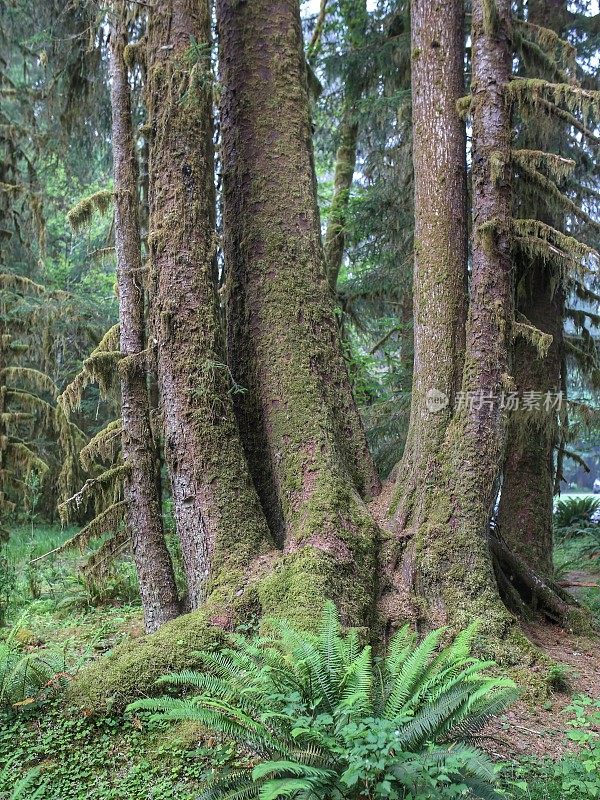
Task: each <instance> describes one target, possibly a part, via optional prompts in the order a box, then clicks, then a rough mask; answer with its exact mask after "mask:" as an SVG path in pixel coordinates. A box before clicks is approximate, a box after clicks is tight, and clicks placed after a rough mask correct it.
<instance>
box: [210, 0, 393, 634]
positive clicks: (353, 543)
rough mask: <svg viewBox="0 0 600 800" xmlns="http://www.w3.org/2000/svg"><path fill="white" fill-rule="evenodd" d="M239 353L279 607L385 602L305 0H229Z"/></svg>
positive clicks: (231, 219) (244, 427) (225, 87)
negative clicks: (379, 598) (313, 94)
mask: <svg viewBox="0 0 600 800" xmlns="http://www.w3.org/2000/svg"><path fill="white" fill-rule="evenodd" d="M217 21H218V30H219V42H220V70H221V82H222V137H223V167H224V230H225V242H224V244H225V263H226V271H227V284H228V286H227V288H228V355H229V364H230V367H231V370H232V373H233V376H234V378H235V380H236V382H237V383H238V384H241V385H242V386H243V387H244V388H245V389H246V390H247V391H246V392H245V393H243V394H237V395H236V398H235V399H236V409H237V413H238V419H239V422H240V429H241V432H242V437H243V442H244V446H245V449H246V452H247V455H248V459H249V464H250V467H251V471H252V475H253V478H254V481H255V485H256V486H257V489H258V492H259V494H260V497H261V500H262V503H263V507H264V509H265V513H266V514H267V518H268V520H269V524H270V526H271V530H272V532H273V535H274V538H275V539H276V541H277V542H278V544H279V546H280V547H281V548H282V549H283V554H284V558H283V561H282V563H281V564H280V566H279V567H278V569H276V570H275V571H274V573H273V574H272V575H271V576H270V577H269V578H268V579H265V581H264V582H263V585H262V588H261V592H262V597H263V598H264V604H265V605H266V606H268V607H269V608H270V609H271V610H272V611H273V613H278V614H280V615H283V616H288V617H289V616H295V617H303V618H304V621H305V622H306V623H307V624H310V621H311V617H312V616H313V615H314V614H315V613H317V610H318V608H319V607H320V605H321V603H322V601H323V598H324V597H332V598H334V599H336V600H337V601H338V602H339V604H340V606H341V608H342V611H343V613H344V615H345V617H346V619H347V620H349V621H352V622H355V623H358V624H364V623H365V620H366V619H367V618H368V617H369V616H370V614H371V612H372V601H373V592H374V581H375V571H374V570H375V544H376V543H375V538H376V526H375V525H374V523H373V521H372V520H371V518H370V516H369V514H368V512H367V510H366V508H365V506H364V504H363V501H362V499H361V495H362V496H365V497H366V496H372V495H373V494H374V493H375V492H376V491H377V490H378V488H379V482H378V478H377V475H376V472H375V469H374V466H373V463H372V460H371V457H370V454H369V451H368V448H367V444H366V440H365V437H364V432H363V429H362V426H361V422H360V418H359V416H358V412H357V409H356V406H355V403H354V400H353V398H352V393H351V389H350V384H349V380H348V375H347V371H346V367H345V364H344V361H343V358H342V354H341V347H340V342H339V339H338V331H337V326H336V322H335V318H334V313H333V306H332V297H331V294H330V292H329V290H328V286H327V281H326V277H325V270H324V263H323V254H322V248H321V242H320V230H319V218H318V210H317V206H316V200H315V176H314V168H313V158H312V148H311V127H310V118H309V104H308V94H307V83H306V67H305V61H304V53H303V48H302V35H301V25H300V13H299V2H298V0H284V2H276V0H253V1H252V2H251V3H242V4H240V3H239V2H237V0H219V2H218V3H217Z"/></svg>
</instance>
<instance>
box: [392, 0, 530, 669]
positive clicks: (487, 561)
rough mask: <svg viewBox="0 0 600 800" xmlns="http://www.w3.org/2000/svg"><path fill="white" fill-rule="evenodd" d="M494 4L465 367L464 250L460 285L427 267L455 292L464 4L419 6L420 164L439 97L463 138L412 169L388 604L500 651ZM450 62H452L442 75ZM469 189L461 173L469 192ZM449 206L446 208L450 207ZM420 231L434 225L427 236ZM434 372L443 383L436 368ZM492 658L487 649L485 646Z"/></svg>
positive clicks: (478, 142) (477, 85)
mask: <svg viewBox="0 0 600 800" xmlns="http://www.w3.org/2000/svg"><path fill="white" fill-rule="evenodd" d="M496 5H497V8H498V15H499V22H498V25H499V27H498V28H497V29H496V30H494V31H489V30H487V29H486V28H487V26H486V25H485V24H484V9H483V4H482V1H481V0H476V2H474V4H473V84H472V90H473V94H474V104H473V106H474V110H473V166H472V178H473V228H474V237H473V258H472V275H471V292H470V309H469V319H468V323H467V329H466V341H465V358H464V366H463V365H462V364H461V362H462V358H461V336H460V332H457V329H456V326H457V324H458V323H459V320H460V319H461V314H462V307H461V306H460V305H458V303H459V299H458V298H459V297H460V296H461V295H460V292H461V290H462V289H463V287H464V270H465V269H466V247H465V246H464V239H463V247H462V249H461V251H460V261H459V262H457V263H455V267H454V273H453V280H452V281H449V283H448V288H447V290H446V291H444V287H443V286H442V285H440V283H439V281H440V280H441V279H440V278H438V273H437V272H436V271H435V269H434V265H433V264H432V263H431V261H430V254H431V253H432V250H434V252H435V251H436V250H437V249H438V248H439V247H440V243H441V242H442V243H444V248H443V249H442V251H441V252H439V253H438V255H437V258H436V259H435V261H436V262H439V263H444V264H445V267H444V270H443V275H444V279H445V280H449V279H448V278H447V273H448V267H447V263H448V260H449V256H448V252H450V253H452V252H453V249H452V244H453V238H452V234H453V233H458V235H459V236H460V232H461V230H462V231H464V230H465V229H466V227H467V226H466V216H465V212H464V201H463V202H462V203H461V205H460V209H459V210H460V211H461V215H460V216H457V215H456V210H455V209H454V208H453V207H452V206H451V205H450V204H449V202H448V200H447V199H446V200H445V201H444V199H443V193H442V192H440V190H439V187H440V186H441V187H443V191H444V192H445V193H449V187H448V186H447V185H446V182H447V180H448V176H449V175H452V174H453V172H452V170H453V171H454V174H455V171H456V170H457V168H458V165H461V167H462V169H464V166H462V165H464V150H463V143H464V139H462V138H460V139H459V138H458V129H457V125H458V122H457V118H456V116H455V115H456V107H455V101H456V99H458V96H459V94H460V93H461V91H462V88H461V84H462V69H463V67H462V53H463V34H462V4H461V3H459V2H453V3H451V4H450V6H451V8H450V9H448V8H447V7H446V6H442V5H441V4H439V5H438V4H430V3H422V4H421V2H420V1H419V0H415V2H414V3H413V7H412V8H413V34H412V35H413V97H414V98H415V99H414V100H413V105H414V112H413V113H414V114H415V126H414V127H415V147H414V151H415V154H416V155H415V159H418V158H420V157H422V156H423V155H424V153H423V149H422V148H423V145H419V144H418V140H417V137H419V136H426V135H427V131H428V130H429V127H428V126H431V125H432V124H434V121H435V120H436V118H437V117H438V115H439V114H440V113H441V109H442V108H443V106H441V105H440V103H441V102H442V99H441V98H440V97H439V95H441V96H442V97H447V98H448V99H447V100H446V102H447V103H448V106H447V107H446V115H447V118H448V125H453V126H454V130H456V131H457V134H456V137H455V139H454V140H450V139H449V138H448V136H442V135H440V130H442V125H438V126H436V131H437V136H436V138H437V140H438V141H439V143H440V144H439V145H438V146H439V147H444V148H445V150H444V153H445V159H446V165H445V166H442V164H443V160H442V159H441V158H440V157H439V156H438V157H437V158H433V157H431V154H430V157H429V158H428V159H427V160H424V161H422V162H419V161H418V160H415V197H416V215H417V232H416V258H415V297H416V312H415V319H416V324H415V378H414V390H413V391H414V396H413V406H412V413H411V430H410V432H409V443H408V446H407V447H408V451H407V454H406V455H405V458H404V460H403V463H402V464H401V465H400V475H399V479H398V480H399V486H398V491H399V497H398V498H397V503H398V505H397V508H396V512H395V517H394V520H393V521H394V523H395V538H396V542H395V545H396V550H395V551H393V553H392V558H391V559H390V562H389V563H388V567H389V568H390V575H391V580H390V584H391V586H390V587H389V588H388V593H387V596H386V595H385V594H384V596H383V602H384V607H385V610H386V612H387V614H388V616H389V617H390V619H391V622H392V623H393V624H394V623H395V624H397V623H398V622H399V621H400V618H401V617H402V615H403V614H405V613H406V607H407V606H408V607H409V608H411V610H412V613H413V614H414V615H415V616H416V618H417V620H420V621H421V623H423V624H425V625H426V626H437V625H439V624H442V623H448V624H450V625H452V626H453V627H461V626H464V625H465V624H467V623H468V621H469V620H471V619H473V617H484V618H485V619H486V635H487V636H488V637H489V640H491V642H492V643H494V644H495V643H497V640H498V639H499V638H503V637H505V636H507V635H508V634H509V633H510V632H511V631H513V632H514V627H513V623H512V618H511V617H510V615H509V614H508V612H507V611H506V609H505V607H504V606H503V604H502V602H501V600H500V597H499V595H498V591H497V587H496V581H495V578H494V572H493V568H492V559H491V554H490V550H489V545H488V542H487V531H488V525H489V520H490V515H491V511H492V506H493V503H494V499H495V496H496V491H497V478H498V473H499V465H500V464H501V461H502V454H503V447H504V435H505V434H504V420H503V417H502V412H501V409H500V404H499V402H493V401H492V400H491V398H492V397H495V398H498V397H499V396H500V395H501V393H502V391H503V389H507V388H509V386H508V384H509V382H510V378H509V352H510V346H509V345H510V337H511V319H512V276H511V261H510V252H509V241H508V235H507V230H508V220H509V218H510V210H511V208H510V205H511V191H510V180H509V172H508V153H509V148H510V108H509V105H508V104H507V103H506V98H505V94H504V92H505V86H506V84H507V82H508V80H509V77H510V47H509V42H510V32H509V25H510V9H509V3H508V0H502V2H498V3H497V4H496ZM449 11H450V13H448V12H449ZM440 61H442V62H444V63H445V71H444V68H443V67H442V65H441V64H440V63H439V62H440ZM428 62H429V63H428ZM449 85H450V86H454V92H453V93H448V89H447V87H448V86H449ZM448 95H450V97H448ZM450 101H452V105H453V107H450V105H449V103H450ZM444 127H446V126H444ZM447 130H448V131H450V130H452V128H451V127H447ZM461 135H462V134H461ZM429 136H431V132H430V133H429ZM424 146H425V147H426V146H427V145H426V143H424ZM430 146H431V145H430ZM498 153H500V154H503V155H504V160H503V161H502V162H501V163H503V164H504V168H503V169H502V171H501V174H500V176H499V179H498V180H497V181H493V180H492V179H491V162H492V158H494V157H495V154H498ZM436 164H437V165H438V167H437V169H436V167H435V165H436ZM432 174H433V175H435V177H436V178H437V184H438V187H436V188H437V190H438V193H439V199H438V200H437V203H438V206H437V209H436V208H434V209H432V210H437V212H438V213H437V215H436V216H434V217H431V216H429V209H430V207H431V205H432V200H431V199H430V193H431V189H430V188H429V186H428V184H429V182H430V180H431V178H432ZM463 180H464V173H462V176H461V181H460V183H461V185H462V181H463ZM462 196H463V198H464V195H462ZM440 203H444V205H442V206H441V207H440ZM423 217H424V220H423ZM489 220H497V221H498V230H497V234H496V235H495V236H494V238H493V241H492V242H489V241H488V240H487V239H486V238H485V237H484V236H482V235H481V233H480V230H479V229H480V226H481V225H482V224H483V223H485V222H487V221H489ZM424 221H426V222H428V223H429V224H428V226H427V227H425V226H424V224H423V222H424ZM440 230H441V236H440ZM442 255H443V256H444V260H443V261H442V260H441V256H442ZM425 265H429V269H425V268H424V267H425ZM429 297H433V298H435V303H437V304H438V305H439V306H440V308H441V311H440V314H441V328H438V325H436V324H435V323H436V321H437V320H436V319H435V318H434V319H430V318H429V315H427V317H426V319H425V320H424V321H423V322H422V321H421V315H422V314H423V313H424V312H426V311H427V309H428V306H427V305H426V304H425V302H424V301H426V300H427V299H428V298H429ZM453 301H454V303H455V304H456V305H455V307H454V310H452V306H451V304H452V302H453ZM431 313H432V311H431V310H429V314H431ZM427 323H428V324H427ZM440 336H442V337H443V338H441V339H440V338H439V337H440ZM438 363H439V364H440V365H441V371H439V370H438V369H437V364H438ZM438 374H441V377H442V380H443V381H444V383H443V384H441V385H440V384H439V383H438V384H437V385H436V378H437V375H438ZM433 388H437V389H438V390H440V391H441V392H443V394H444V395H445V396H447V398H448V403H447V405H445V406H444V407H443V408H442V409H441V411H440V410H438V411H437V412H436V411H435V406H434V404H432V403H431V401H430V405H429V408H428V407H427V404H426V402H425V401H426V397H427V392H428V390H430V389H433ZM459 388H460V389H461V390H462V392H463V393H465V395H466V394H467V393H473V394H474V395H475V396H480V395H481V396H482V397H484V398H485V400H484V402H483V403H481V402H480V403H473V404H471V405H469V404H468V403H460V402H459V403H457V402H456V401H455V398H456V396H457V395H456V393H457V391H458V389H459ZM430 398H431V395H430ZM441 404H442V405H443V401H442V403H441ZM430 409H431V410H430ZM424 458H425V459H427V460H426V461H424V460H423V459H424ZM405 465H406V466H405ZM415 465H417V467H418V468H417V470H416V473H414V474H415V475H416V479H417V481H418V482H419V484H420V485H419V494H418V501H417V500H416V499H415V491H414V485H411V481H412V483H413V484H414V483H415V477H414V476H413V474H411V473H412V471H413V470H414V468H415ZM407 481H408V482H409V483H408V487H407V486H406V482H407ZM411 492H412V499H411ZM407 497H408V498H409V499H408V501H407ZM401 544H403V545H404V546H403V548H402V549H400V547H399V545H401ZM399 553H401V555H399ZM494 644H488V649H494ZM482 649H486V647H485V645H484V644H483V643H482ZM511 649H512V647H511V648H507V649H506V650H505V651H504V653H503V654H504V656H509V655H510V651H511ZM494 654H495V655H496V656H498V655H499V654H498V653H497V652H494ZM515 657H518V656H515Z"/></svg>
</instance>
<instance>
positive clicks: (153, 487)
mask: <svg viewBox="0 0 600 800" xmlns="http://www.w3.org/2000/svg"><path fill="white" fill-rule="evenodd" d="M116 13H117V14H119V11H118V10H116ZM124 49H125V37H124V34H123V30H122V25H119V26H118V27H113V28H112V29H111V35H110V77H111V107H112V144H113V162H114V179H115V247H116V253H117V284H118V287H119V336H120V348H121V354H122V356H123V359H122V361H121V362H120V367H121V370H120V372H121V416H122V421H123V434H122V454H123V463H124V464H125V466H126V467H127V470H126V471H125V477H124V496H125V500H126V501H127V527H128V529H129V532H130V536H131V544H132V550H133V556H134V560H135V564H136V568H137V573H138V578H139V586H140V595H141V599H142V607H143V609H144V624H145V628H146V631H148V632H151V631H154V630H156V629H157V628H158V627H160V625H162V624H163V623H164V622H166V621H167V620H169V619H173V618H174V617H176V616H177V615H178V614H179V601H178V597H177V587H176V584H175V575H174V572H173V566H172V564H171V560H170V557H169V551H168V549H167V545H166V542H165V538H164V531H163V524H162V508H161V497H160V495H159V494H158V493H157V474H158V469H159V465H158V463H157V460H156V455H155V446H154V440H153V436H152V428H151V424H150V401H149V397H148V388H147V383H146V359H145V352H144V351H145V309H144V283H143V275H142V258H141V241H140V229H139V215H138V194H137V161H136V155H135V149H134V143H133V131H132V124H131V98H130V92H129V82H128V76H127V67H126V66H125V62H124V60H123V51H124Z"/></svg>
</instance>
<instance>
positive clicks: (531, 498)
mask: <svg viewBox="0 0 600 800" xmlns="http://www.w3.org/2000/svg"><path fill="white" fill-rule="evenodd" d="M567 17H568V9H567V4H566V2H565V0H550V1H549V2H548V0H543V2H542V1H541V0H530V2H529V3H528V20H529V22H531V23H533V24H535V25H540V26H542V27H546V28H549V29H550V30H553V31H554V32H555V33H557V34H558V35H559V36H560V35H562V34H563V31H564V27H565V26H566V24H567ZM550 77H551V76H550ZM558 130H559V129H558V128H557V132H558ZM542 135H544V134H543V132H542V130H541V129H540V128H539V127H538V128H536V126H530V128H529V129H526V130H525V131H523V132H522V134H521V136H522V138H523V139H524V141H523V145H522V146H523V147H530V148H532V149H535V148H538V147H539V140H540V137H541V136H542ZM545 138H547V133H546V134H545ZM563 141H564V137H560V136H558V135H557V136H553V137H552V142H551V143H549V145H547V149H549V150H552V152H556V153H559V152H560V150H561V144H562V142H563ZM535 205H538V204H535ZM525 216H529V217H534V216H537V217H538V218H540V219H542V221H544V222H546V223H548V224H550V225H553V226H554V227H557V228H559V229H560V228H563V227H564V224H563V223H564V220H561V219H558V218H556V217H557V215H554V218H552V215H550V214H549V213H548V209H547V208H542V209H540V208H537V207H536V208H535V210H534V212H533V213H530V212H529V211H527V212H525ZM517 269H518V273H517V280H521V281H522V283H523V291H521V292H519V294H520V296H521V297H522V298H523V299H522V301H521V303H520V305H519V307H518V310H519V311H520V312H521V313H522V314H523V315H524V316H525V317H526V318H527V319H528V320H529V321H530V322H531V323H532V324H533V325H535V327H536V328H538V329H539V330H540V331H542V332H543V333H545V334H549V335H551V336H552V344H551V345H550V348H549V350H548V354H547V355H546V356H545V357H544V358H541V357H540V355H539V353H538V352H537V351H536V349H535V347H534V346H533V345H532V344H531V343H528V342H526V341H525V340H523V339H520V340H518V341H517V343H516V347H515V370H514V372H515V382H516V387H517V389H518V390H519V391H520V392H536V393H538V394H539V395H546V394H547V393H550V394H551V395H555V394H556V393H557V392H559V391H560V390H561V385H562V382H561V365H562V360H563V358H562V352H563V327H564V296H563V292H562V290H561V289H560V288H559V287H558V286H557V284H558V283H559V280H558V279H557V278H556V276H554V275H553V274H552V269H551V266H550V265H549V264H547V263H545V262H544V261H543V260H542V259H541V258H535V259H533V260H528V261H525V262H524V263H523V262H521V263H519V264H517ZM543 403H544V401H543V400H542V401H541V405H542V409H541V413H540V414H538V415H536V416H535V418H534V417H531V415H530V419H529V420H526V419H525V418H524V415H522V414H516V413H513V415H512V418H511V420H510V423H509V436H508V447H507V457H506V463H505V466H504V478H503V483H502V494H501V497H500V506H499V512H498V523H499V526H500V531H501V533H502V536H503V537H504V539H505V541H506V543H507V544H508V546H509V547H510V549H511V550H513V551H514V552H515V553H517V554H519V555H520V556H521V558H523V559H524V560H525V561H526V562H527V563H528V564H529V565H530V566H531V567H534V568H535V569H537V570H538V571H539V572H540V573H541V574H542V575H544V576H545V577H546V578H548V577H550V576H551V575H552V571H553V563H552V514H553V507H554V489H555V474H556V470H555V464H554V450H555V448H556V445H557V439H558V415H557V411H556V409H554V408H550V410H548V411H546V412H544V410H543ZM557 467H558V464H557Z"/></svg>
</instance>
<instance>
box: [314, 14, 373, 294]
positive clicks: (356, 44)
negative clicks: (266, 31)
mask: <svg viewBox="0 0 600 800" xmlns="http://www.w3.org/2000/svg"><path fill="white" fill-rule="evenodd" d="M340 8H341V12H342V15H343V18H344V23H345V26H346V30H347V34H346V41H345V45H346V48H347V50H348V55H347V57H346V60H347V62H348V66H347V75H346V83H345V86H344V99H343V108H342V118H341V120H340V126H339V131H338V135H339V145H338V148H337V151H336V154H335V173H334V177H333V197H332V199H331V208H330V210H329V219H328V220H327V231H326V233H325V244H324V252H325V270H326V273H327V280H328V281H329V285H330V287H331V289H332V291H333V292H334V293H335V291H336V287H337V280H338V276H339V274H340V268H341V266H342V260H343V258H344V245H345V240H346V226H347V218H348V205H349V201H350V189H351V188H352V179H353V178H354V169H355V167H356V149H357V143H358V132H359V124H358V118H357V114H358V104H359V102H360V99H361V97H362V94H363V87H364V84H365V76H364V75H363V74H362V70H361V68H359V67H357V65H356V54H355V51H356V50H357V49H358V48H360V47H361V45H362V44H363V43H364V37H365V29H366V25H367V19H368V15H367V8H366V3H365V2H364V0H346V2H342V3H341V6H340Z"/></svg>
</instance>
